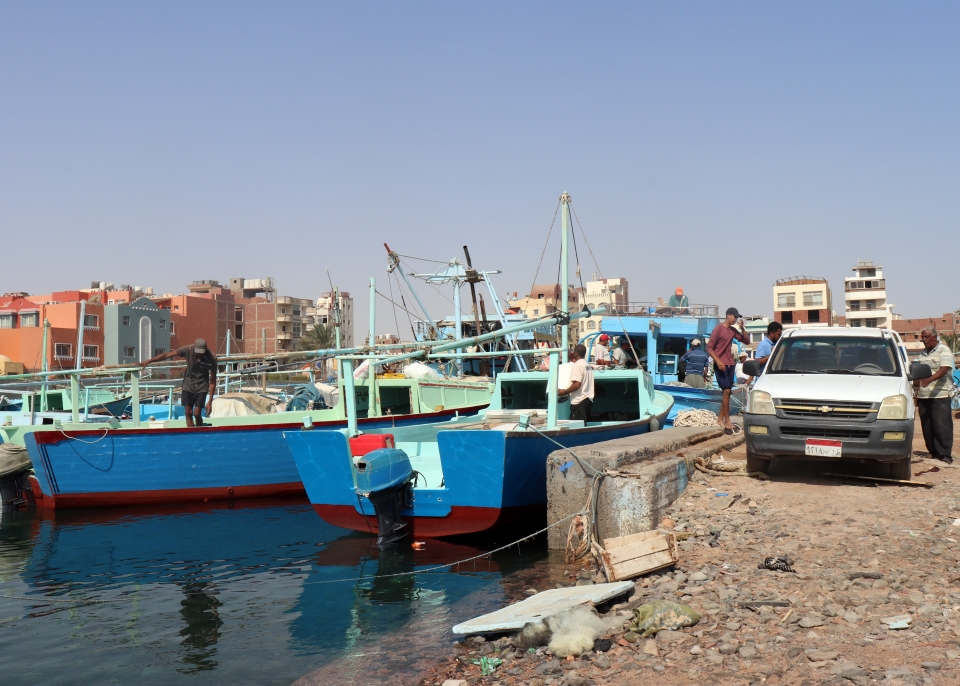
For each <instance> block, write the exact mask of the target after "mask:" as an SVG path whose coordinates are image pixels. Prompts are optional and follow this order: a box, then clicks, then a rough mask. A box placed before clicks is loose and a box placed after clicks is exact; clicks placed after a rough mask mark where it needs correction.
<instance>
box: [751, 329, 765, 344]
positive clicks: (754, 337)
mask: <svg viewBox="0 0 960 686" xmlns="http://www.w3.org/2000/svg"><path fill="white" fill-rule="evenodd" d="M761 341H763V334H762V333H759V332H757V331H754V332H751V334H750V342H751V343H760V342H761Z"/></svg>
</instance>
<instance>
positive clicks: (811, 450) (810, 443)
mask: <svg viewBox="0 0 960 686" xmlns="http://www.w3.org/2000/svg"><path fill="white" fill-rule="evenodd" d="M806 447H807V450H806V453H807V455H816V456H818V457H840V452H841V450H842V449H843V444H842V443H841V442H840V441H830V440H827V439H824V438H808V439H807V446H806Z"/></svg>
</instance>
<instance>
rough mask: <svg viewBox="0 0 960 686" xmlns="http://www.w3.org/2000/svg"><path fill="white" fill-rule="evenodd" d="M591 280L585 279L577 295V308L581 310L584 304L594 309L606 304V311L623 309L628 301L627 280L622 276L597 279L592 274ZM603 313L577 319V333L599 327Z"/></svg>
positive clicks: (585, 332) (628, 287)
mask: <svg viewBox="0 0 960 686" xmlns="http://www.w3.org/2000/svg"><path fill="white" fill-rule="evenodd" d="M592 276H593V280H592V281H587V283H586V285H585V286H584V290H582V291H580V292H579V293H578V294H577V296H578V298H577V305H578V307H577V309H578V310H583V308H584V306H586V307H588V308H589V309H590V310H594V309H596V308H597V307H600V306H601V305H606V307H607V312H608V313H610V312H614V311H625V310H626V308H627V303H629V302H630V286H629V284H628V283H627V280H626V279H625V278H623V277H622V276H620V277H617V278H613V279H598V278H597V275H596V274H593V275H592ZM602 319H603V315H595V316H592V317H586V318H584V319H580V320H578V321H577V322H576V323H577V329H578V333H579V332H582V333H583V334H589V333H590V332H591V331H596V330H598V329H599V328H600V322H601V320H602Z"/></svg>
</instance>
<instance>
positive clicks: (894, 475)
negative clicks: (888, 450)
mask: <svg viewBox="0 0 960 686" xmlns="http://www.w3.org/2000/svg"><path fill="white" fill-rule="evenodd" d="M912 459H913V458H912V456H911V455H907V456H906V457H905V458H903V459H902V460H900V461H899V462H891V463H890V478H891V479H899V480H901V481H910V478H911V477H912V476H913V466H912V465H911V461H912Z"/></svg>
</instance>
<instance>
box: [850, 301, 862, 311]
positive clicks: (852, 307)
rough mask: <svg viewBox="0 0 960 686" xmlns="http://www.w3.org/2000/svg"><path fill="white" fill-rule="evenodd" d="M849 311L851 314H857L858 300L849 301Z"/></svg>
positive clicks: (858, 309) (858, 308)
mask: <svg viewBox="0 0 960 686" xmlns="http://www.w3.org/2000/svg"><path fill="white" fill-rule="evenodd" d="M850 311H851V312H859V311H860V301H859V300H851V301H850Z"/></svg>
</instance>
